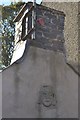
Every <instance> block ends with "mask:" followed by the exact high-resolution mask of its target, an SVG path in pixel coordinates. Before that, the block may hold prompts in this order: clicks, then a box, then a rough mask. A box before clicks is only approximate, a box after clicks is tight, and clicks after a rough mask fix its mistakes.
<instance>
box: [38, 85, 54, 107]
mask: <svg viewBox="0 0 80 120" xmlns="http://www.w3.org/2000/svg"><path fill="white" fill-rule="evenodd" d="M39 104H40V105H43V106H44V107H50V108H52V107H54V106H56V98H55V94H54V92H53V88H52V86H49V85H45V86H41V88H40V92H39Z"/></svg>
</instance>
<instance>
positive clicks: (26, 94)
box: [2, 5, 78, 118]
mask: <svg viewBox="0 0 80 120" xmlns="http://www.w3.org/2000/svg"><path fill="white" fill-rule="evenodd" d="M25 7H26V6H24V9H25ZM24 9H23V10H22V11H21V13H23V14H24V12H23V11H25V10H24ZM20 15H22V14H20V13H19V16H17V17H16V19H15V21H16V20H18V21H19V20H20V17H21V18H22V16H20ZM30 15H31V14H30ZM64 20H65V15H64V13H63V12H61V11H57V10H53V9H49V8H47V7H44V6H42V5H40V6H38V5H37V19H36V29H35V30H36V36H35V39H32V35H31V36H29V38H27V36H25V38H27V39H25V40H26V41H25V40H23V41H22V40H21V39H19V40H18V41H17V42H16V45H17V48H16V47H15V51H14V54H13V58H12V64H11V65H10V66H9V67H8V68H6V69H5V70H3V72H2V101H3V102H2V116H3V118H78V74H76V73H75V72H74V71H73V70H72V69H71V68H70V67H69V66H68V65H67V64H66V58H65V57H66V56H65V54H66V51H65V46H64V43H65V40H64V34H63V31H64ZM18 21H16V22H18ZM29 25H30V27H31V24H29ZM53 26H54V27H53ZM22 27H23V26H22ZM27 30H28V29H27ZM25 33H26V32H25ZM15 37H16V36H15ZM18 37H19V36H17V37H16V38H17V39H18ZM22 39H24V37H23V38H22ZM21 45H22V46H23V47H24V50H23V49H22V47H21ZM18 48H19V49H18ZM21 49H22V53H20V52H21ZM16 53H17V54H16ZM18 54H21V56H19V57H17V55H18ZM14 56H15V57H16V61H15V57H14Z"/></svg>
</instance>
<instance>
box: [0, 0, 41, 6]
mask: <svg viewBox="0 0 80 120" xmlns="http://www.w3.org/2000/svg"><path fill="white" fill-rule="evenodd" d="M11 1H19V0H0V5H3V4H4V5H9V4H10V3H11ZM22 1H23V2H28V1H33V0H22ZM41 1H42V0H36V2H37V3H38V4H40V3H41Z"/></svg>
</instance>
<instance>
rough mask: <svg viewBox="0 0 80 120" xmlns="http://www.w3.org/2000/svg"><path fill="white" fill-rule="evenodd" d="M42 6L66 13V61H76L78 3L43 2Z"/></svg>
mask: <svg viewBox="0 0 80 120" xmlns="http://www.w3.org/2000/svg"><path fill="white" fill-rule="evenodd" d="M42 4H43V5H44V6H47V7H49V8H53V9H56V10H60V11H63V12H64V13H65V15H66V17H65V26H64V37H65V46H66V56H67V62H69V63H71V64H73V63H75V64H77V63H78V3H77V2H68V3H67V2H66V3H65V2H61V3H60V2H44V0H43V3H42Z"/></svg>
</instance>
